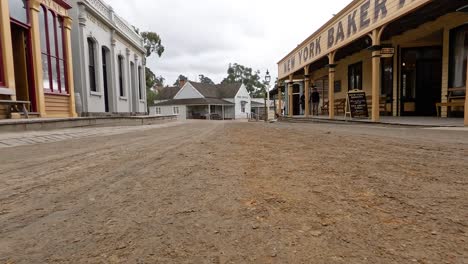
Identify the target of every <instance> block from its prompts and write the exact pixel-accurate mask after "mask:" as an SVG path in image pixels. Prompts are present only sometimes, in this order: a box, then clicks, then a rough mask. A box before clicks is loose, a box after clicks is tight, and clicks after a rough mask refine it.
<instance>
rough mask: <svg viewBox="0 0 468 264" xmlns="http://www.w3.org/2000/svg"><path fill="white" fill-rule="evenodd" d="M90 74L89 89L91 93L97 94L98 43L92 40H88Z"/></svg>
mask: <svg viewBox="0 0 468 264" xmlns="http://www.w3.org/2000/svg"><path fill="white" fill-rule="evenodd" d="M88 73H89V89H90V91H91V92H97V85H96V43H95V42H94V40H93V39H92V38H88Z"/></svg>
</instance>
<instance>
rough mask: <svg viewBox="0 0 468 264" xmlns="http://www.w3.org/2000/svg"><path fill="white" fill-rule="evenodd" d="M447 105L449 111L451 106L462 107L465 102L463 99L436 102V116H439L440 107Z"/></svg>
mask: <svg viewBox="0 0 468 264" xmlns="http://www.w3.org/2000/svg"><path fill="white" fill-rule="evenodd" d="M444 106H445V107H448V108H449V110H448V112H450V108H452V107H464V106H465V102H464V101H457V102H446V103H437V104H436V108H437V117H440V110H441V108H442V107H444Z"/></svg>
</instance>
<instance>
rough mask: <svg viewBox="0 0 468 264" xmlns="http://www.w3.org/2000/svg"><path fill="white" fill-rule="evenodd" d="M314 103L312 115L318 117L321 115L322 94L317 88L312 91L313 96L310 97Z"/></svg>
mask: <svg viewBox="0 0 468 264" xmlns="http://www.w3.org/2000/svg"><path fill="white" fill-rule="evenodd" d="M310 98H311V101H312V115H314V116H318V115H319V111H318V109H319V103H320V94H319V92H318V90H317V88H314V89H313V90H312V94H311V95H310Z"/></svg>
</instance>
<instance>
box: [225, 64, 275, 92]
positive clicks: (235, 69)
mask: <svg viewBox="0 0 468 264" xmlns="http://www.w3.org/2000/svg"><path fill="white" fill-rule="evenodd" d="M227 74H228V76H227V77H226V78H224V80H223V81H222V82H221V83H223V84H225V83H242V84H244V85H245V88H247V91H248V92H249V93H250V95H251V96H253V97H258V96H261V95H263V94H264V93H265V89H266V85H265V84H264V83H263V82H262V81H261V77H260V71H258V70H257V71H253V70H252V68H248V67H245V66H242V65H240V64H237V63H234V64H229V67H228V70H227ZM262 97H263V96H262Z"/></svg>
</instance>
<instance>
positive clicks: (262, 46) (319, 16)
mask: <svg viewBox="0 0 468 264" xmlns="http://www.w3.org/2000/svg"><path fill="white" fill-rule="evenodd" d="M106 1H107V3H109V4H110V5H111V6H112V7H113V8H114V10H115V11H116V13H117V14H118V15H120V16H121V17H123V18H125V19H126V20H127V21H129V22H130V23H131V24H132V25H135V26H136V27H138V28H140V30H142V31H154V32H157V33H158V34H159V35H160V36H161V38H162V41H163V45H164V46H165V47H166V51H165V53H164V54H163V56H162V57H161V58H158V57H157V56H152V57H151V58H150V59H149V60H148V66H149V67H150V68H151V69H152V70H153V71H154V72H155V73H156V74H157V75H162V76H164V77H165V78H166V83H167V84H172V83H173V82H174V81H175V79H177V77H178V76H179V74H184V75H186V76H188V77H189V78H190V79H192V80H196V78H197V76H198V75H199V74H204V75H205V76H208V77H210V78H212V79H213V80H214V81H215V82H220V81H221V80H222V79H223V78H224V77H225V76H226V70H227V67H228V64H229V63H235V62H237V63H240V64H242V65H244V66H247V67H251V68H253V69H254V70H260V71H261V72H262V74H264V72H265V71H266V69H269V70H270V72H271V73H272V75H274V76H276V75H277V70H278V69H277V64H276V63H277V62H278V61H279V60H280V59H282V58H283V57H284V56H285V55H286V54H287V53H289V52H290V51H291V50H292V49H293V48H294V47H296V46H297V44H299V43H301V42H302V41H303V40H304V39H306V38H307V37H308V36H309V35H310V34H312V33H313V32H314V31H315V30H317V29H318V28H319V27H320V26H322V25H323V24H325V23H326V22H327V21H328V20H329V19H331V18H332V14H336V13H338V12H339V11H340V10H341V9H343V8H344V7H345V6H346V5H347V4H348V3H350V2H351V0H328V1H324V2H322V1H311V0H309V1H305V0H288V1H268V0H236V1H227V0H199V1H187V0H184V1H182V0H133V1H128V0H106Z"/></svg>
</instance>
